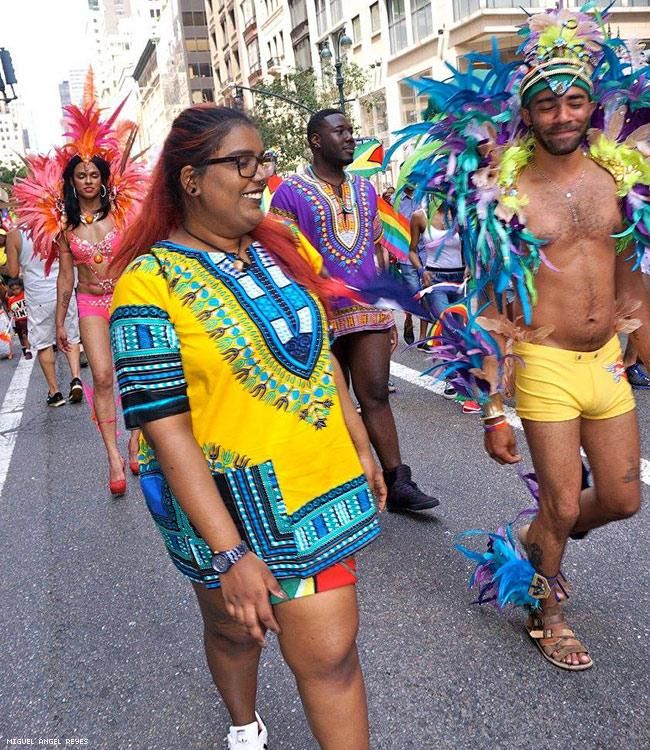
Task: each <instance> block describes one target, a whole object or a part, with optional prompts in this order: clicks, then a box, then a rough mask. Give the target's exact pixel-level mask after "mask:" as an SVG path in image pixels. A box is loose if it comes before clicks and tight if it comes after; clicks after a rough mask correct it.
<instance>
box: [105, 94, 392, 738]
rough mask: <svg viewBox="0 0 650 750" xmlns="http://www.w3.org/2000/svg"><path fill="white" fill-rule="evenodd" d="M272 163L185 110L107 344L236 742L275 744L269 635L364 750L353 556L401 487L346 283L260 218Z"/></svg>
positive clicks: (235, 130)
mask: <svg viewBox="0 0 650 750" xmlns="http://www.w3.org/2000/svg"><path fill="white" fill-rule="evenodd" d="M272 167H273V163H272V158H271V157H270V156H268V155H266V154H265V153H264V151H263V146H262V142H261V140H260V136H259V133H258V132H257V130H256V128H255V126H254V125H253V124H252V123H251V121H250V120H249V119H248V118H247V117H246V116H245V115H243V114H241V113H240V112H238V111H235V110H230V109H225V108H220V107H216V106H214V105H198V106H194V107H190V108H189V109H187V110H185V111H184V112H182V113H181V114H180V115H179V116H178V117H177V119H176V120H175V121H174V124H173V126H172V129H171V132H170V133H169V135H168V137H167V139H166V141H165V144H164V147H163V151H162V154H161V157H160V160H159V163H158V165H157V167H156V169H155V171H154V174H153V179H152V183H151V187H150V192H149V194H148V196H147V198H146V199H145V201H144V203H143V207H142V213H141V216H140V219H139V221H137V222H136V223H135V224H134V226H133V229H132V230H130V231H129V232H128V233H127V235H126V237H125V239H124V243H123V245H122V249H121V251H120V255H119V257H118V260H117V267H118V270H121V269H125V270H124V272H123V274H122V276H121V278H120V280H119V282H118V284H117V286H116V289H115V296H114V302H113V312H112V316H111V341H112V347H113V353H114V357H115V366H116V370H117V377H118V383H119V387H120V392H121V396H122V406H123V410H124V417H125V421H126V424H127V426H128V427H129V428H134V427H142V432H143V437H144V440H143V442H142V445H141V467H140V471H141V474H140V476H141V485H142V489H143V492H144V495H145V498H146V501H147V505H148V508H149V510H150V512H151V514H152V516H153V518H154V520H155V522H156V524H157V526H158V529H159V531H160V532H161V534H162V536H163V538H164V541H165V545H166V547H167V550H168V552H169V554H170V556H171V558H172V561H173V562H174V564H175V565H176V567H177V568H178V569H179V570H180V571H181V572H182V573H184V574H185V575H186V576H187V577H188V578H189V579H190V580H191V582H192V584H193V586H194V590H195V592H196V595H197V598H198V601H199V605H200V609H201V613H202V615H203V620H204V625H205V628H204V633H205V649H206V654H207V659H208V664H209V667H210V670H211V672H212V676H213V679H214V681H215V684H216V686H217V688H218V690H219V692H220V693H221V696H222V697H223V699H224V702H225V704H226V707H227V709H228V711H229V713H230V716H231V718H232V726H231V728H230V731H229V734H228V747H229V748H232V749H234V748H238V749H243V748H251V749H255V750H258V749H259V750H261V749H262V748H266V747H267V744H266V743H267V730H266V727H265V726H264V724H263V722H262V720H261V719H260V717H259V715H258V714H257V712H256V711H255V694H256V688H257V668H258V662H259V657H260V649H261V647H262V645H263V644H264V635H265V632H266V630H267V629H270V630H272V631H273V632H275V633H277V634H278V638H279V642H280V647H281V649H282V653H283V655H284V658H285V660H286V661H287V663H288V665H289V667H290V668H291V669H292V671H293V673H294V675H295V677H296V680H297V683H298V688H299V691H300V695H301V698H302V701H303V704H304V707H305V711H306V713H307V717H308V720H309V724H310V726H311V729H312V731H313V733H314V735H315V737H316V739H317V740H318V742H319V744H320V746H321V748H325V749H326V750H344V749H345V748H349V749H350V750H351V749H352V748H354V750H364V748H368V747H369V744H368V743H369V740H368V722H367V707H366V699H365V690H364V683H363V676H362V674H361V669H360V665H359V660H358V655H357V650H356V643H355V639H356V634H357V628H358V613H357V603H356V594H355V589H354V585H353V584H354V583H355V581H356V575H355V562H354V554H355V553H356V552H357V550H359V549H361V548H362V547H364V546H365V545H367V544H368V543H369V542H370V541H372V540H373V539H374V538H375V537H376V535H377V534H378V533H379V529H378V524H377V518H376V509H375V500H374V499H373V493H374V497H375V498H376V500H377V502H378V503H379V504H380V506H381V505H382V504H383V503H384V501H385V495H386V489H385V486H384V483H383V479H382V475H381V471H380V469H379V468H378V467H377V465H376V463H375V462H374V460H373V458H372V456H371V452H370V447H369V443H368V437H367V434H366V433H365V430H364V428H363V423H362V422H361V420H360V419H359V417H358V415H357V414H356V412H355V410H354V407H353V406H352V403H351V400H350V397H349V394H348V391H347V388H346V387H345V383H344V380H343V377H342V374H341V371H340V367H339V366H338V364H337V363H336V361H335V360H334V359H333V358H332V355H331V353H330V349H329V343H328V335H327V319H326V316H325V312H324V305H325V306H326V305H327V299H328V297H329V296H331V294H333V293H334V292H337V291H338V292H339V293H340V290H339V288H337V287H336V286H335V284H336V283H335V282H332V281H328V280H325V279H323V278H321V277H320V276H319V274H318V271H319V268H318V265H317V261H316V260H315V259H313V256H311V255H310V254H309V253H308V251H307V250H306V247H303V246H302V245H300V244H299V242H300V240H298V239H297V238H296V237H295V236H294V235H293V234H292V232H291V231H290V230H289V229H288V228H287V227H285V226H284V225H283V224H281V223H279V222H278V221H276V220H274V219H271V218H264V217H263V214H262V212H261V210H260V202H261V198H262V190H263V189H264V186H265V181H266V177H267V176H269V175H270V174H271V171H272ZM309 594H315V595H313V596H308V595H309ZM333 717H336V719H335V720H333Z"/></svg>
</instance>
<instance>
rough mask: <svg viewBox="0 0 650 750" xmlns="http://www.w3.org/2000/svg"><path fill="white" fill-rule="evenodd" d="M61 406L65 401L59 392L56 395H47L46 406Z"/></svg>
mask: <svg viewBox="0 0 650 750" xmlns="http://www.w3.org/2000/svg"><path fill="white" fill-rule="evenodd" d="M63 404H65V399H64V398H63V394H62V393H59V391H57V392H56V393H53V394H52V395H50V394H49V393H48V395H47V405H48V406H63Z"/></svg>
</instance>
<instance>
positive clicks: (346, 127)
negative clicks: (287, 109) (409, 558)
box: [271, 109, 438, 512]
mask: <svg viewBox="0 0 650 750" xmlns="http://www.w3.org/2000/svg"><path fill="white" fill-rule="evenodd" d="M307 141H308V143H309V148H310V149H311V151H312V156H313V158H312V163H311V164H310V165H309V166H308V167H307V168H306V169H305V171H304V173H302V174H295V175H291V176H290V177H288V178H287V179H286V180H285V181H284V182H283V183H282V184H281V185H280V187H279V188H278V189H277V190H276V192H275V193H274V195H273V200H272V203H271V211H272V212H273V213H274V214H276V215H278V216H280V217H282V218H284V219H288V220H289V221H292V222H294V223H295V224H296V225H297V226H298V227H299V229H300V230H301V231H302V232H303V234H305V236H306V237H307V238H308V239H309V241H310V242H311V243H312V245H313V246H314V247H315V248H316V250H317V251H318V252H319V253H320V255H321V256H322V258H323V264H324V269H325V270H326V271H327V273H329V274H330V275H331V276H333V277H335V278H338V279H341V280H342V281H345V282H346V283H348V284H349V285H350V286H353V287H357V288H360V289H363V288H364V287H365V286H366V285H367V284H368V282H370V281H371V280H372V279H373V278H374V277H375V276H376V275H377V266H379V267H380V268H383V267H384V263H385V259H384V251H383V249H382V248H381V246H380V245H379V244H378V243H379V239H380V238H381V233H382V226H381V220H380V218H379V216H378V213H377V194H376V192H375V189H374V188H373V186H372V184H371V183H370V182H369V181H368V180H366V179H365V178H363V177H360V176H359V175H351V174H346V172H345V171H344V167H345V166H347V165H348V164H351V163H352V161H353V160H354V147H355V141H354V135H353V131H352V126H351V125H350V123H349V122H348V120H347V119H346V117H345V115H344V114H343V113H342V112H341V111H339V110H336V109H324V110H320V111H319V112H316V113H315V114H314V115H312V117H311V119H310V120H309V123H308V125H307ZM330 324H331V327H332V335H333V336H334V343H333V345H332V351H333V353H334V354H335V356H336V357H337V359H338V360H339V362H340V363H341V366H342V368H343V371H344V372H345V373H346V377H347V378H348V379H349V380H351V381H352V387H353V388H354V392H355V394H356V397H357V399H358V400H359V404H360V406H361V416H362V418H363V421H364V423H365V426H366V429H367V430H368V435H369V436H370V442H371V443H372V445H373V447H374V449H375V451H376V452H377V456H378V458H379V461H380V462H381V465H382V468H383V470H384V477H385V479H386V485H387V486H388V501H387V505H388V509H389V510H391V511H394V512H395V511H419V510H425V509H428V508H434V507H435V506H436V505H438V500H437V499H436V498H435V497H431V496H429V495H426V494H425V493H424V492H422V491H421V490H420V489H419V487H418V486H417V485H416V484H415V482H414V481H413V480H412V479H411V469H410V467H409V466H407V465H406V464H404V463H402V458H401V455H400V448H399V441H398V438H397V429H396V427H395V420H394V418H393V413H392V411H391V408H390V403H389V400H388V377H389V373H390V355H391V349H392V338H391V329H392V328H394V321H393V316H392V313H391V312H390V311H388V310H383V309H380V308H376V307H371V306H369V305H359V304H355V303H352V302H351V301H350V300H341V302H340V303H339V304H338V305H336V304H335V305H333V316H332V320H331V321H330Z"/></svg>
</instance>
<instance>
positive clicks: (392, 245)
mask: <svg viewBox="0 0 650 750" xmlns="http://www.w3.org/2000/svg"><path fill="white" fill-rule="evenodd" d="M377 209H378V211H379V218H380V219H381V223H382V224H383V225H384V236H383V237H382V238H381V244H382V245H383V246H384V247H385V248H386V249H387V250H388V252H389V253H390V254H391V255H394V256H395V257H396V258H397V259H398V260H400V261H408V259H409V246H410V244H411V225H410V224H409V220H408V219H407V218H406V217H405V216H402V214H398V213H397V211H395V209H394V208H393V207H392V206H391V205H390V203H387V202H386V201H385V200H384V199H383V198H380V197H378V198H377Z"/></svg>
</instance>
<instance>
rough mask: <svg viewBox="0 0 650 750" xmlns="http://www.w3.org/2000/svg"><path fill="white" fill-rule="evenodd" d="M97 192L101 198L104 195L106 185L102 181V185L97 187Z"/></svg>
mask: <svg viewBox="0 0 650 750" xmlns="http://www.w3.org/2000/svg"><path fill="white" fill-rule="evenodd" d="M102 190H103V191H104V192H103V193H102ZM99 194H100V195H101V197H102V198H105V197H106V185H104V183H102V186H101V187H100V188H99Z"/></svg>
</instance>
